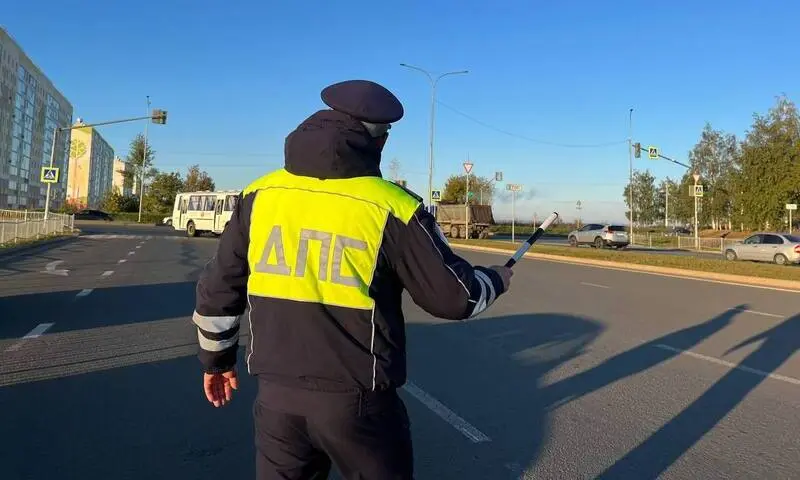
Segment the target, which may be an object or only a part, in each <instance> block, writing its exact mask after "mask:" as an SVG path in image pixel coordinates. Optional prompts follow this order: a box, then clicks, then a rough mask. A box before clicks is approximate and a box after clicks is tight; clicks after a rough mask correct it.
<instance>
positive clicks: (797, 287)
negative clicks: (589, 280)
mask: <svg viewBox="0 0 800 480" xmlns="http://www.w3.org/2000/svg"><path fill="white" fill-rule="evenodd" d="M450 246H451V248H461V249H463V250H472V251H476V252H487V253H502V254H505V255H511V254H512V253H513V252H512V251H510V250H504V249H502V248H492V247H476V246H472V245H463V244H459V243H452V244H450ZM524 256H525V258H533V259H536V260H546V261H550V262H560V263H570V264H573V265H589V266H595V267H604V268H610V269H614V270H625V271H634V272H642V273H654V274H659V275H666V276H672V277H681V278H689V279H693V280H710V281H715V282H721V283H729V284H734V285H743V286H747V287H766V288H775V289H782V290H791V291H797V292H800V281H796V280H780V279H776V278H763V277H749V276H745V275H732V274H730V273H714V272H703V271H699V270H685V269H682V268H672V267H655V266H650V265H640V264H637V263H624V262H612V261H609V260H594V259H589V258H578V257H567V256H561V255H548V254H546V253H531V252H528V253H526V254H525V255H524Z"/></svg>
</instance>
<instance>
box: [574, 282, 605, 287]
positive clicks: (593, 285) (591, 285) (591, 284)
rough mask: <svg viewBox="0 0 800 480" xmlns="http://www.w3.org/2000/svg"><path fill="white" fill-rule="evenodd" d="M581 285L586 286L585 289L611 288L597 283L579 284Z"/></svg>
mask: <svg viewBox="0 0 800 480" xmlns="http://www.w3.org/2000/svg"><path fill="white" fill-rule="evenodd" d="M581 285H586V286H587V287H597V288H611V287H608V286H606V285H600V284H599V283H589V282H581Z"/></svg>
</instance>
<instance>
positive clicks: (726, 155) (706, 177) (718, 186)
mask: <svg viewBox="0 0 800 480" xmlns="http://www.w3.org/2000/svg"><path fill="white" fill-rule="evenodd" d="M739 158H740V150H739V145H738V143H737V141H736V137H735V136H734V135H731V134H725V133H724V132H722V131H719V130H714V129H713V128H711V124H709V123H706V125H705V127H704V128H703V132H702V133H701V134H700V140H699V141H698V142H697V144H696V145H695V146H694V148H693V149H692V151H691V152H689V161H690V164H691V166H692V172H691V173H692V174H694V173H695V172H696V173H699V174H700V177H701V179H700V181H699V182H700V183H701V184H702V185H703V188H704V190H705V191H704V194H703V197H702V198H701V199H700V200H699V202H700V203H701V205H702V215H699V216H700V221H701V222H702V223H703V224H704V225H711V227H712V228H714V229H718V228H721V226H722V224H723V223H724V224H727V225H729V226H730V223H731V213H732V207H733V199H734V195H733V179H734V177H735V175H736V172H737V171H738V169H739ZM692 184H694V178H692ZM692 201H694V200H692ZM692 215H694V212H693V213H692Z"/></svg>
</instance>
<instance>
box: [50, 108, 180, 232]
mask: <svg viewBox="0 0 800 480" xmlns="http://www.w3.org/2000/svg"><path fill="white" fill-rule="evenodd" d="M147 119H150V120H152V121H153V123H158V124H161V125H165V124H166V123H167V112H166V110H153V113H152V114H150V115H147V116H145V117H134V118H124V119H122V120H109V121H107V122H97V123H89V124H81V125H72V126H69V127H55V128H54V129H53V148H52V149H51V150H50V168H52V167H53V164H54V163H55V156H56V138H57V137H58V132H67V131H70V130H74V129H76V128H92V127H99V126H101V125H113V124H116V123H127V122H137V121H139V120H147ZM59 180H60V179H59ZM51 187H52V184H51V183H48V184H47V194H46V197H45V201H44V219H45V220H47V217H48V215H49V213H50V189H51ZM140 203H141V202H140Z"/></svg>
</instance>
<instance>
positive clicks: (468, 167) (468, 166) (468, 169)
mask: <svg viewBox="0 0 800 480" xmlns="http://www.w3.org/2000/svg"><path fill="white" fill-rule="evenodd" d="M464 171H465V172H467V173H468V174H469V173H470V172H472V163H471V162H464Z"/></svg>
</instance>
